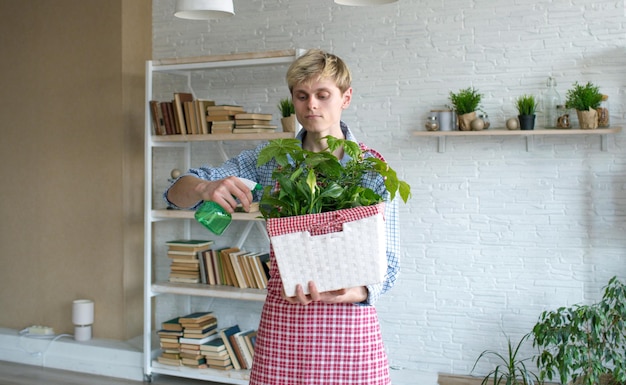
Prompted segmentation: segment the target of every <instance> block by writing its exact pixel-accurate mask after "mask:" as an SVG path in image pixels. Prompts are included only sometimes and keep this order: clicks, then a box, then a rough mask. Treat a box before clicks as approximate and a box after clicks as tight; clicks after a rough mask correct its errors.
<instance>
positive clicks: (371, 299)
mask: <svg viewBox="0 0 626 385" xmlns="http://www.w3.org/2000/svg"><path fill="white" fill-rule="evenodd" d="M341 129H342V131H343V134H344V136H345V137H346V139H348V140H351V141H353V142H357V140H356V138H355V137H354V135H353V134H352V132H351V131H350V129H349V128H348V126H347V125H346V124H345V123H343V122H341ZM305 135H306V131H305V130H301V131H300V132H299V133H298V135H297V138H298V139H300V140H302V139H303V138H304V136H305ZM265 146H267V143H263V144H260V145H258V146H257V147H256V148H254V149H250V150H244V151H242V152H241V153H240V154H239V155H238V156H236V157H234V158H231V159H229V160H227V161H226V162H224V163H223V164H222V165H221V166H219V167H211V166H210V165H208V164H207V165H204V166H202V167H199V168H192V169H190V170H189V171H187V172H186V173H185V174H183V175H181V176H180V177H183V176H195V177H197V178H200V179H204V180H218V179H223V178H226V177H229V176H237V177H241V178H246V179H250V180H253V181H256V182H257V183H260V184H261V185H263V186H274V184H275V181H274V180H273V179H272V171H273V170H274V168H276V162H275V161H270V162H268V163H266V164H265V165H263V166H261V167H259V166H257V159H258V156H259V152H260V151H261V150H262V149H263V148H264V147H265ZM370 156H372V155H371V154H370ZM348 160H349V157H348V156H347V155H345V156H344V157H343V159H342V160H341V163H346V162H347V161H348ZM173 183H176V181H174V182H173ZM173 183H172V184H173ZM363 186H364V187H368V188H371V189H372V190H374V191H375V192H376V193H378V194H380V195H382V196H384V197H385V201H386V202H385V227H386V240H387V247H386V248H387V273H386V275H385V280H384V281H383V283H380V284H375V285H368V286H367V290H368V297H367V300H365V301H364V302H363V303H362V304H363V305H373V304H374V303H376V301H377V300H378V298H380V296H381V295H382V294H384V293H385V292H387V291H388V290H389V289H391V288H392V287H393V285H394V284H395V282H396V280H397V278H398V274H399V272H400V256H399V252H400V240H399V237H398V203H397V199H394V200H393V202H389V193H388V192H387V190H386V188H385V184H384V181H383V178H382V177H381V176H380V175H378V174H366V175H365V176H364V177H363ZM170 187H171V185H170ZM170 187H168V188H167V189H166V190H165V192H164V194H163V197H164V199H165V201H166V202H167V204H168V205H169V207H172V208H177V209H181V207H177V206H176V205H175V204H173V203H172V202H170V201H169V200H168V199H167V193H168V191H169V189H170ZM262 193H263V192H262V191H257V192H255V196H254V200H255V201H258V200H260V199H261V195H262ZM201 203H202V201H199V202H197V203H196V204H195V205H194V206H192V207H187V208H184V209H196V208H197V207H198V206H199V205H200V204H201Z"/></svg>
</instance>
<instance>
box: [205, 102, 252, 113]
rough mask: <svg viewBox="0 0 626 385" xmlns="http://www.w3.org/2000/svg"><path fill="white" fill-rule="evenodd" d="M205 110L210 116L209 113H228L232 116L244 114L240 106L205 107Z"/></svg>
mask: <svg viewBox="0 0 626 385" xmlns="http://www.w3.org/2000/svg"><path fill="white" fill-rule="evenodd" d="M206 110H207V113H208V114H209V115H211V112H217V111H229V112H233V115H235V114H236V113H238V112H245V110H244V109H243V107H242V106H237V105H229V104H219V105H213V106H207V108H206Z"/></svg>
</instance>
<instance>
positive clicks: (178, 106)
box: [174, 92, 193, 135]
mask: <svg viewBox="0 0 626 385" xmlns="http://www.w3.org/2000/svg"><path fill="white" fill-rule="evenodd" d="M192 100H193V95H192V94H190V93H188V92H174V109H175V110H176V118H177V121H178V123H177V127H179V129H180V132H179V133H180V134H183V135H185V134H188V132H187V124H186V123H185V111H184V109H185V102H190V101H192Z"/></svg>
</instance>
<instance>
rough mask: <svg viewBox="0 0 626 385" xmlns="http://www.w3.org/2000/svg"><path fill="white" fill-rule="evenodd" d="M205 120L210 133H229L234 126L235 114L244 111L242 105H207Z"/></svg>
mask: <svg viewBox="0 0 626 385" xmlns="http://www.w3.org/2000/svg"><path fill="white" fill-rule="evenodd" d="M206 110H207V117H206V120H207V121H208V124H209V126H210V132H211V134H230V133H232V131H233V128H234V127H235V115H237V114H238V113H242V112H245V111H244V109H243V107H242V106H233V105H226V104H222V105H219V106H215V105H214V106H207V108H206Z"/></svg>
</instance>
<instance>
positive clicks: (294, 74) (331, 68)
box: [287, 49, 352, 93]
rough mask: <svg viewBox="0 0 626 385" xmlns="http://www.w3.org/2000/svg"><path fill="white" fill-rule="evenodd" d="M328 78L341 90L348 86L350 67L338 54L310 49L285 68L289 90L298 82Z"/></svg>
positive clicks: (350, 78)
mask: <svg viewBox="0 0 626 385" xmlns="http://www.w3.org/2000/svg"><path fill="white" fill-rule="evenodd" d="M320 79H330V80H333V81H334V82H335V84H336V85H337V88H339V90H341V92H345V91H346V90H347V89H348V88H350V84H351V83H352V75H351V74H350V69H349V68H348V66H347V65H346V63H344V62H343V60H341V59H340V58H339V57H338V56H336V55H333V54H331V53H327V52H324V51H322V50H321V49H310V50H308V51H306V52H305V53H304V54H303V55H302V56H300V57H299V58H297V59H296V60H295V61H294V62H293V63H291V66H289V69H288V70H287V86H288V87H289V92H290V93H291V92H293V88H294V87H295V86H296V85H298V84H303V83H308V82H313V81H317V80H320Z"/></svg>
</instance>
